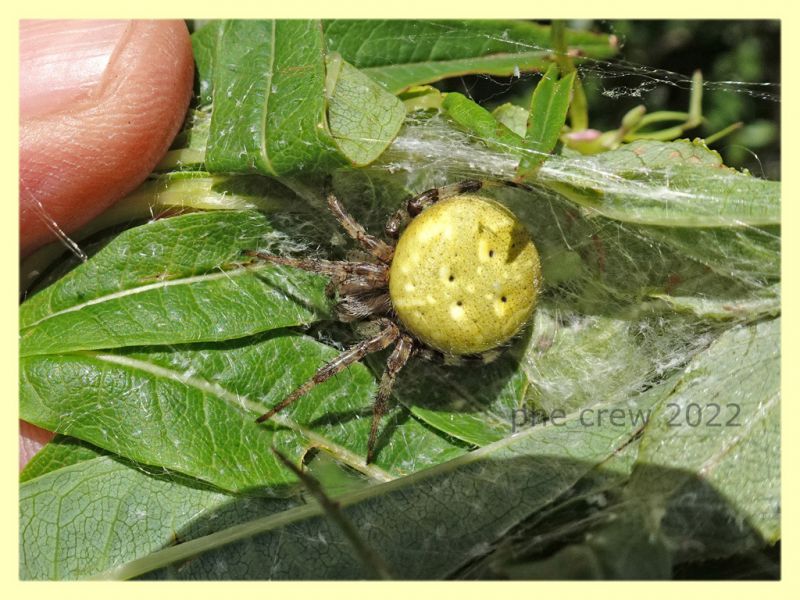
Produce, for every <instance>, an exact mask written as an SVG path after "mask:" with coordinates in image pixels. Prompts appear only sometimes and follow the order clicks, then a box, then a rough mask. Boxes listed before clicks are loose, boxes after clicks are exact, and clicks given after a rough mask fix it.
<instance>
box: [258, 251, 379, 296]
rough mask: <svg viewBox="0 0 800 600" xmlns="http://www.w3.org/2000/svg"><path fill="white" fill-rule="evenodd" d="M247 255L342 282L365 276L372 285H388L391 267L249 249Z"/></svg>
mask: <svg viewBox="0 0 800 600" xmlns="http://www.w3.org/2000/svg"><path fill="white" fill-rule="evenodd" d="M245 254H246V255H247V256H251V257H253V258H257V259H259V260H263V261H265V262H269V263H273V264H276V265H287V266H289V267H295V268H297V269H302V270H304V271H311V272H312V273H321V274H323V275H331V276H332V277H334V278H335V279H337V281H339V282H342V281H346V280H348V279H353V278H364V280H366V281H367V282H368V283H370V284H372V287H386V285H387V284H388V281H389V269H388V268H387V267H386V266H385V265H382V264H376V263H359V262H349V261H343V260H324V259H321V258H288V257H285V256H276V255H274V254H267V253H266V252H257V251H255V250H248V251H247V252H245Z"/></svg>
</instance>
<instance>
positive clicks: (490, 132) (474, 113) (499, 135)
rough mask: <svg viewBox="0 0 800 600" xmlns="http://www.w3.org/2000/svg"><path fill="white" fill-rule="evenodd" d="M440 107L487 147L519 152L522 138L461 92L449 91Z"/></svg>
mask: <svg viewBox="0 0 800 600" xmlns="http://www.w3.org/2000/svg"><path fill="white" fill-rule="evenodd" d="M442 108H443V109H444V110H445V111H447V114H448V116H449V117H450V118H451V119H453V121H455V122H456V123H457V124H458V126H459V127H461V128H462V129H465V130H466V131H469V132H470V133H473V134H475V135H476V136H478V138H479V139H481V140H482V141H483V142H485V143H486V144H487V145H488V146H489V147H492V148H496V149H498V150H504V151H506V152H512V153H513V152H519V150H520V148H521V146H522V138H521V137H519V136H518V135H517V134H515V133H514V132H513V131H511V130H510V129H509V128H508V127H506V126H505V125H503V124H502V123H500V122H499V121H497V120H496V119H495V118H494V116H492V114H491V113H490V112H489V111H487V110H486V109H485V108H483V107H481V106H480V105H478V104H476V103H475V102H473V101H472V100H470V99H469V98H467V97H466V96H464V95H463V94H459V93H458V92H450V93H449V94H447V95H446V96H445V98H444V101H443V102H442Z"/></svg>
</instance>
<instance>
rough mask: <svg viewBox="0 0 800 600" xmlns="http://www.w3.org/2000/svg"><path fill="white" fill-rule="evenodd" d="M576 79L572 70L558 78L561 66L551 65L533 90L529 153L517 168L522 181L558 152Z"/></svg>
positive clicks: (527, 141)
mask: <svg viewBox="0 0 800 600" xmlns="http://www.w3.org/2000/svg"><path fill="white" fill-rule="evenodd" d="M575 77H576V73H575V71H572V72H571V73H569V74H568V75H566V76H565V77H562V78H561V79H559V78H558V66H556V65H551V66H550V68H548V69H547V72H546V73H545V74H544V75H542V79H541V80H540V81H539V83H538V85H537V86H536V89H535V90H533V95H532V96H531V107H530V110H529V116H528V127H527V131H526V132H525V144H524V147H525V150H526V152H525V153H524V154H523V155H522V159H521V160H520V164H519V167H518V168H517V177H518V178H519V179H526V178H528V177H530V176H531V175H532V174H533V173H534V172H535V171H536V170H537V169H538V168H539V166H540V165H541V164H542V163H543V162H544V160H545V158H547V155H548V154H550V153H551V152H552V151H553V149H555V147H556V144H557V143H558V138H559V136H560V135H561V130H562V129H563V127H564V124H565V123H566V119H567V110H568V109H569V103H570V99H571V95H572V86H573V84H574V83H575Z"/></svg>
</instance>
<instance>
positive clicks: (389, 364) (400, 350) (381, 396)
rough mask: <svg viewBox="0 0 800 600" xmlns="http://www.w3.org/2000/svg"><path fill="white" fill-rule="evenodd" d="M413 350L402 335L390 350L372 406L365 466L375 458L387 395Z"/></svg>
mask: <svg viewBox="0 0 800 600" xmlns="http://www.w3.org/2000/svg"><path fill="white" fill-rule="evenodd" d="M413 350H414V340H413V339H412V338H411V337H409V336H408V335H405V334H402V335H401V336H400V340H399V341H398V342H397V345H396V346H395V347H394V350H392V354H391V355H390V356H389V359H388V360H387V361H386V369H385V370H384V372H383V376H382V377H381V382H380V385H379V386H378V393H377V395H376V396H375V401H374V402H373V404H372V427H371V428H370V430H369V442H368V443H367V464H369V463H371V462H372V459H373V458H375V456H374V454H375V442H376V441H377V438H378V425H379V424H380V421H381V417H382V416H383V415H384V414H385V413H386V409H387V407H388V404H389V394H390V393H391V391H392V386H394V380H395V378H396V377H397V374H398V373H399V372H400V369H402V368H403V367H404V366H405V364H406V363H407V362H408V359H409V358H411V353H412V352H413Z"/></svg>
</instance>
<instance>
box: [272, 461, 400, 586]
mask: <svg viewBox="0 0 800 600" xmlns="http://www.w3.org/2000/svg"><path fill="white" fill-rule="evenodd" d="M272 452H273V453H274V454H275V456H277V457H278V460H280V461H281V462H282V463H283V464H284V465H285V466H286V468H288V469H289V470H290V471H292V473H294V474H295V475H297V477H298V478H299V479H300V481H301V482H302V484H303V485H304V486H305V487H306V489H308V491H309V492H311V495H312V496H314V498H316V499H317V502H319V504H320V506H321V507H322V509H323V510H324V511H325V514H326V515H328V517H330V519H331V520H332V521H333V522H334V523H336V524H337V525H338V526H339V528H340V529H341V530H342V533H344V536H345V537H346V538H347V540H348V541H349V542H350V544H351V545H352V546H353V549H354V550H355V551H356V554H357V555H358V558H360V559H361V562H362V563H364V565H365V566H366V567H367V568H368V569H369V570H370V571H371V572H372V575H373V576H374V577H375V578H376V579H387V580H388V579H392V575H391V573H390V572H389V568H388V567H387V566H386V563H385V562H384V561H383V559H382V558H381V557H380V556H379V555H378V554H377V553H376V552H375V551H374V550H372V549H371V548H369V546H367V544H366V542H364V540H363V539H362V538H361V536H360V535H359V534H358V531H356V528H355V527H354V526H353V524H352V523H351V522H350V520H349V519H348V518H347V517H346V516H345V515H344V513H343V512H342V508H341V506H340V505H339V503H338V502H336V501H335V500H331V499H330V498H329V497H328V495H327V494H326V493H325V492H324V491H323V489H322V486H321V485H320V483H319V481H317V480H316V479H315V478H314V477H312V476H311V475H309V474H308V473H306V472H304V471H303V470H302V469H300V468H298V467H297V466H296V465H295V464H294V463H293V462H292V461H291V460H289V459H288V458H287V457H286V456H285V455H284V454H282V453H281V452H280V451H278V450H277V449H276V448H272Z"/></svg>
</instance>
